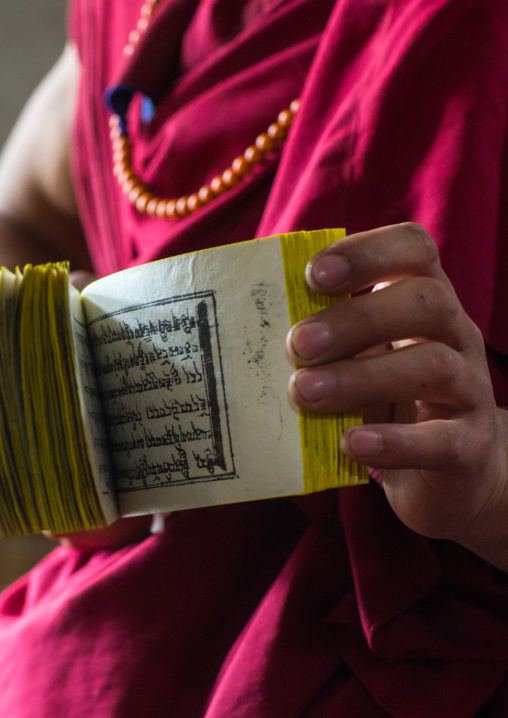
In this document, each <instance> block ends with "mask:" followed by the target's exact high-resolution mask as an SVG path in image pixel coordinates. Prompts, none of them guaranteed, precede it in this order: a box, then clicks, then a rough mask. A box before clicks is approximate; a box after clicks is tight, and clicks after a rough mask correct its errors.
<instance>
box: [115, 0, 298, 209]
mask: <svg viewBox="0 0 508 718" xmlns="http://www.w3.org/2000/svg"><path fill="white" fill-rule="evenodd" d="M159 2H160V0H144V3H143V5H142V6H141V14H140V18H139V19H138V22H137V24H136V28H135V29H134V30H132V31H131V32H130V33H129V39H128V42H127V44H126V45H125V47H124V49H123V52H124V54H125V55H132V54H133V53H134V51H135V49H136V46H137V45H138V43H139V41H140V40H141V37H142V35H143V33H144V32H146V29H147V28H148V26H149V24H150V20H151V17H152V13H153V11H154V10H155V8H156V7H157V5H158V4H159ZM299 107H300V100H299V99H296V100H293V102H292V103H291V104H290V106H289V108H288V109H285V110H282V112H279V114H278V117H277V121H276V122H274V123H272V124H271V125H270V126H269V127H268V129H267V131H266V132H263V133H261V134H260V135H258V136H257V137H256V140H255V142H254V144H253V145H250V146H249V147H247V149H246V150H245V152H244V153H243V156H242V155H240V156H239V157H236V158H235V159H234V160H233V162H232V164H231V166H230V167H227V168H226V169H225V170H224V172H223V173H222V175H217V176H216V177H214V178H213V179H212V181H211V182H210V184H209V185H203V186H202V187H201V188H200V189H199V190H198V191H197V192H194V193H192V194H191V195H189V196H187V195H184V196H183V197H178V198H175V199H164V198H161V197H156V196H154V195H153V194H152V192H150V191H149V190H148V188H147V187H146V186H145V185H144V184H143V183H142V182H141V180H140V179H139V178H138V177H137V175H136V174H135V172H134V171H133V169H132V143H131V141H130V139H129V136H128V133H127V132H126V126H125V125H124V123H123V122H122V121H121V118H120V117H119V116H118V115H116V114H113V115H111V117H110V118H109V128H110V138H111V143H112V149H113V173H114V175H115V176H116V177H117V179H118V183H119V185H120V188H121V190H122V192H123V193H124V194H125V195H126V196H127V198H128V200H129V202H130V203H131V204H132V205H133V206H134V207H135V209H136V210H137V211H138V212H140V213H141V214H143V213H146V214H149V215H150V216H154V217H158V218H160V219H170V220H174V219H179V218H181V217H187V216H188V215H189V214H193V213H194V212H196V211H197V210H199V209H200V208H201V207H204V206H205V205H207V204H209V203H210V202H212V201H213V200H214V199H215V198H216V197H217V196H219V195H221V194H224V193H225V192H227V191H228V190H229V189H231V188H232V187H234V186H235V185H237V184H238V183H239V182H241V181H242V180H243V179H244V177H245V176H246V175H248V174H249V172H250V171H251V170H252V168H253V167H255V166H256V165H259V164H261V163H262V162H263V161H264V160H265V155H266V154H269V153H271V152H273V151H274V150H275V149H276V148H277V146H278V145H279V144H280V143H281V142H283V141H284V140H285V139H286V136H287V133H288V130H289V128H290V126H291V124H292V122H293V119H294V115H295V113H296V112H298V109H299ZM124 133H125V134H124Z"/></svg>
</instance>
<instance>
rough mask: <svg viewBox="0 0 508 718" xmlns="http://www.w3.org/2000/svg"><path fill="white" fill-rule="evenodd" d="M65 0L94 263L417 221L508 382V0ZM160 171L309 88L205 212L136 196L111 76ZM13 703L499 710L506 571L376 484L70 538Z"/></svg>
mask: <svg viewBox="0 0 508 718" xmlns="http://www.w3.org/2000/svg"><path fill="white" fill-rule="evenodd" d="M140 7H141V1H140V0H109V1H108V2H104V0H74V2H73V5H72V14H71V17H70V29H71V36H72V37H73V39H74V40H75V41H76V43H77V45H78V48H79V52H80V56H81V60H82V65H83V77H82V86H81V91H80V96H79V107H78V113H77V118H76V132H75V148H76V151H75V156H74V170H75V176H76V186H77V191H78V199H79V203H80V208H81V213H82V217H83V223H84V226H85V229H86V233H87V237H88V239H89V243H90V250H91V253H92V256H93V259H94V262H95V265H96V267H97V271H98V272H99V273H100V274H107V273H109V272H113V271H116V270H119V269H122V268H124V267H127V266H131V265H133V264H137V263H141V262H146V261H150V260H151V259H155V258H158V257H162V256H167V255H171V254H178V253H181V252H186V251H190V250H194V249H198V248H203V247H208V246H214V245H217V244H221V243H227V242H236V241H240V240H245V239H249V238H251V237H254V236H264V235H269V234H273V233H276V232H280V231H291V230H297V229H313V228H319V227H329V226H345V227H346V228H347V229H348V231H349V232H354V231H358V230H362V229H369V228H372V227H376V226H380V225H383V224H388V223H393V222H399V221H404V220H413V221H417V222H420V223H422V224H423V225H424V226H425V227H426V228H427V229H428V231H429V232H430V233H431V234H432V235H433V237H434V238H435V239H436V241H437V243H438V245H439V247H440V252H441V257H442V261H443V264H444V266H445V269H446V271H447V272H448V274H449V276H450V277H451V279H452V281H453V283H454V285H455V287H456V289H457V292H458V294H459V297H460V299H461V301H462V302H463V304H464V306H465V307H466V309H467V311H468V312H469V314H470V315H471V316H472V317H473V319H474V320H475V321H476V322H477V323H478V325H479V326H480V327H481V329H482V331H483V333H484V336H485V339H486V342H487V343H488V346H489V348H490V352H491V358H492V372H493V380H494V384H495V388H496V395H497V398H498V401H499V403H500V404H502V405H506V404H508V372H507V371H506V369H507V367H506V358H505V355H506V354H508V331H507V328H506V319H505V307H506V306H507V299H508V296H507V292H508V289H507V286H508V283H507V282H506V281H504V273H505V272H506V271H507V270H508V249H507V242H506V240H505V237H506V232H507V227H508V201H507V199H508V198H507V189H508V187H507V179H508V167H507V159H506V152H505V141H506V123H507V117H506V111H507V99H508V97H507V96H508V53H507V51H506V48H507V47H508V6H507V5H506V3H505V2H504V0H425V1H424V0H406V1H405V2H402V1H401V0H336V1H332V0H272V1H271V2H270V1H268V2H266V1H265V2H260V1H259V2H257V1H254V0H251V1H250V2H247V1H245V0H201V2H197V1H196V0H194V1H183V0H162V2H161V5H160V7H159V8H158V10H157V15H156V17H155V19H154V22H153V23H152V25H151V26H150V29H149V32H148V33H147V35H146V37H145V38H144V40H143V42H142V45H141V46H140V47H139V48H138V52H137V53H136V54H135V55H134V57H133V58H132V59H130V60H127V61H126V60H124V59H123V56H122V48H123V46H124V44H125V43H126V42H127V37H128V34H129V32H130V30H131V29H133V28H134V27H135V25H136V22H137V19H138V16H139V12H140ZM119 82H122V83H127V84H130V85H133V86H135V87H137V88H138V89H139V90H140V91H141V92H143V93H144V94H145V95H148V96H150V97H152V99H153V101H154V103H155V106H156V112H155V116H154V118H153V120H152V121H151V122H150V124H149V125H147V126H143V125H142V124H141V123H140V121H139V120H138V119H137V118H138V115H137V109H138V105H139V102H138V101H137V100H135V101H134V103H133V107H132V111H131V112H130V114H129V122H130V130H131V133H132V135H133V138H134V145H135V151H134V163H135V168H136V170H137V172H138V173H139V174H140V175H141V177H142V178H143V180H144V182H145V183H146V184H147V185H149V186H150V188H151V189H152V191H154V192H155V193H157V194H160V195H162V196H167V197H172V196H180V195H183V194H188V193H190V192H193V191H196V189H198V188H199V187H200V186H201V185H202V184H204V183H205V182H207V181H209V180H210V179H211V178H212V177H214V176H215V175H217V174H218V173H220V172H221V171H222V170H223V169H225V167H227V166H228V165H229V164H230V163H231V161H232V160H233V159H234V157H236V156H237V155H239V154H241V153H242V152H243V150H244V149H245V148H246V147H247V146H248V145H249V144H251V143H252V141H253V139H254V138H255V137H256V135H257V134H259V133H260V132H262V131H263V130H265V129H266V127H267V126H268V125H269V124H270V123H271V122H272V121H273V120H274V119H275V118H276V116H277V114H278V112H279V111H280V110H281V109H283V108H284V107H287V106H288V104H289V103H290V101H291V100H292V99H293V98H296V97H299V96H301V97H302V107H301V110H300V112H299V114H298V117H297V120H296V122H295V125H294V127H293V128H292V131H291V133H290V136H289V138H288V140H287V142H286V144H285V146H284V149H283V151H282V153H281V156H280V158H273V159H271V160H270V161H268V162H267V163H266V164H265V165H264V166H262V167H260V168H259V170H258V171H256V172H255V173H254V174H253V176H252V177H249V178H248V179H246V180H245V181H244V182H242V183H240V184H239V185H238V186H237V187H236V188H234V189H233V190H232V191H230V192H228V193H227V194H226V195H224V196H222V197H221V198H220V199H218V200H217V201H215V202H213V203H212V204H210V205H209V206H207V207H206V208H204V209H202V210H200V211H199V212H197V213H196V214H195V215H193V216H191V217H189V218H186V219H184V220H181V221H179V222H176V223H169V222H163V221H161V220H159V219H156V218H149V217H146V216H144V217H142V216H140V215H138V214H136V212H135V211H134V210H133V209H132V208H131V207H130V206H129V205H128V203H127V202H126V200H125V197H123V195H122V194H121V192H120V189H119V188H118V186H117V184H116V179H115V178H114V177H113V175H112V172H111V149H110V142H109V138H108V114H107V112H106V111H105V109H104V106H103V100H102V95H103V93H104V91H105V89H106V88H107V87H109V86H111V85H112V84H115V83H119ZM0 647H1V648H0V715H6V716H13V717H15V718H28V717H30V718H31V717H33V716H37V717H40V718H49V717H50V716H51V717H54V716H66V717H70V718H73V717H76V718H78V717H79V718H82V717H83V716H94V718H109V717H113V716H119V717H121V718H131V717H132V718H139V716H150V717H151V718H158V716H161V717H162V716H172V717H173V716H174V717H175V718H195V717H196V718H197V717H198V716H206V718H226V716H228V717H229V716H235V717H236V716H238V717H242V718H243V717H247V718H250V717H252V718H276V717H277V718H280V717H283V718H296V717H297V716H305V718H316V717H317V716H320V717H323V716H324V717H326V718H328V717H331V716H342V715H343V716H348V717H349V716H362V718H369V716H376V717H378V716H379V717H380V716H400V717H401V718H429V717H430V716H432V717H433V718H440V717H441V716H442V717H443V718H444V717H445V716H446V718H449V717H450V716H453V717H454V718H466V717H468V716H474V715H482V716H501V715H504V714H505V713H508V681H507V680H506V674H507V669H508V577H507V576H505V575H504V574H502V573H501V572H499V571H497V570H496V569H493V568H492V567H490V566H489V565H487V564H486V563H485V562H483V561H482V560H481V559H479V558H478V557H476V556H474V555H473V554H471V553H470V552H468V551H467V550H465V549H462V548H460V547H458V546H456V545H454V544H452V543H450V542H446V541H433V540H427V539H424V538H422V537H420V536H418V535H416V534H415V533H413V532H411V531H410V530H409V529H407V528H406V527H404V526H403V525H402V524H401V523H400V522H399V521H398V519H397V518H396V517H395V516H394V514H393V512H392V511H391V509H390V507H389V505H388V504H387V502H386V500H385V497H384V494H383V492H382V489H381V488H380V487H378V486H377V485H376V484H375V483H373V484H371V485H369V486H363V487H358V488H351V489H347V490H342V491H340V492H336V491H329V492H325V493H323V494H319V495H315V496H310V497H305V498H298V499H293V500H276V501H266V502H256V503H252V504H244V505H236V506H226V507H216V508H209V509H200V510H194V511H187V512H182V513H180V514H178V515H176V516H174V518H171V519H170V520H169V521H168V523H167V527H166V530H165V532H164V533H163V534H161V535H159V536H153V537H151V538H149V539H147V540H145V541H144V542H141V543H140V544H137V545H133V546H129V547H126V548H123V549H121V550H118V551H97V552H95V553H90V554H86V553H84V552H82V551H79V550H77V549H72V548H64V547H61V548H58V549H56V550H55V551H54V552H53V553H52V554H51V555H50V556H49V557H48V558H47V559H46V560H45V561H44V562H42V564H40V565H39V566H38V567H37V568H36V569H34V570H33V571H32V572H31V573H30V574H29V575H28V576H27V577H26V578H24V579H21V580H20V581H19V582H18V583H17V584H15V585H14V586H13V587H12V588H11V589H9V590H8V591H7V592H5V593H4V594H3V597H2V599H1V602H0Z"/></svg>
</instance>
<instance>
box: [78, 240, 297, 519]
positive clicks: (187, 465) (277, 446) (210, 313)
mask: <svg viewBox="0 0 508 718" xmlns="http://www.w3.org/2000/svg"><path fill="white" fill-rule="evenodd" d="M83 304H84V307H85V313H86V318H87V324H88V331H89V337H90V340H91V346H92V351H93V355H94V363H95V369H96V374H97V376H98V381H99V386H100V391H101V395H102V404H103V409H104V413H105V417H106V423H107V429H108V434H109V446H110V450H111V452H110V453H111V457H112V464H113V467H114V475H115V483H116V490H117V495H118V500H119V504H120V511H121V513H122V514H124V515H129V514H136V513H145V512H156V511H168V510H177V509H184V508H191V507H197V506H205V505H213V504H220V503H231V502H236V501H245V500H250V499H258V498H265V497H266V498H267V497H273V496H282V495H288V494H296V493H300V492H301V491H302V490H303V482H302V459H301V445H300V433H299V428H298V413H297V412H296V411H295V410H294V409H293V408H292V407H291V406H290V405H289V402H288V398H287V382H288V379H289V376H290V374H291V371H292V367H291V365H290V363H289V361H288V359H287V357H286V353H285V347H284V341H285V336H286V334H287V331H288V330H289V315H288V309H287V299H286V291H285V283H284V272H283V267H282V258H281V251H280V239H279V238H278V237H274V238H270V239H268V240H266V239H265V240H257V241H253V242H248V243H243V244H240V245H231V246H229V247H225V248H220V249H213V250H208V251H204V252H197V253H194V254H188V255H183V256H180V257H174V258H171V259H167V260H161V261H159V262H154V263H152V264H150V265H144V266H141V267H135V268H133V269H129V270H126V271H124V272H120V273H119V274H116V275H113V276H111V277H106V278H104V279H101V280H99V281H97V282H94V283H93V284H91V285H89V286H88V287H87V288H86V290H85V291H84V293H83Z"/></svg>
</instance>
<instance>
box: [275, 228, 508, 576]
mask: <svg viewBox="0 0 508 718" xmlns="http://www.w3.org/2000/svg"><path fill="white" fill-rule="evenodd" d="M307 281H308V283H309V285H310V286H311V287H312V288H313V289H315V290H317V291H321V292H323V293H327V294H328V293H329V294H334V293H344V292H358V291H359V290H361V289H364V288H366V287H370V286H372V285H376V284H378V283H384V284H385V286H384V287H383V288H382V289H380V290H379V291H375V292H372V293H370V294H363V295H360V296H357V297H355V298H353V299H351V300H350V301H348V302H345V303H341V304H337V305H334V306H333V307H331V308H329V309H326V310H324V311H323V312H320V313H319V314H316V315H314V316H312V317H310V318H309V319H306V320H304V321H302V322H300V323H299V324H297V325H296V326H295V327H293V329H292V330H291V332H290V334H289V337H288V341H287V348H288V352H289V355H290V357H291V358H292V359H293V361H295V362H296V363H297V364H298V365H299V367H301V368H300V369H299V370H298V371H296V372H295V374H294V375H293V376H292V378H291V381H290V386H289V393H290V396H291V398H292V400H293V401H294V402H295V404H297V405H298V406H299V407H301V408H303V409H307V410H309V411H320V412H338V411H349V410H358V409H361V410H363V412H364V421H365V422H366V423H365V424H364V426H363V427H358V428H354V429H351V430H349V431H348V432H346V434H345V435H344V437H343V439H342V448H343V450H344V451H345V452H346V453H347V454H348V455H349V456H351V457H352V458H354V459H357V460H358V461H359V462H361V463H364V464H367V465H369V466H372V467H375V468H379V469H381V470H382V472H383V475H384V489H385V492H386V496H387V498H388V501H389V502H390V504H391V506H392V508H393V509H394V511H395V512H396V514H397V515H398V516H399V518H400V519H401V521H403V522H404V523H405V524H406V525H407V526H409V527H410V528H411V529H413V530H414V531H417V532H418V533H421V534H423V535H425V536H429V537H433V538H444V539H451V540H453V541H456V542H457V543H459V544H461V545H463V546H466V547H468V548H470V549H471V550H472V551H474V552H475V553H477V554H478V555H480V556H482V557H483V558H485V559H487V560H488V561H489V562H490V563H492V564H493V565H495V566H497V567H498V568H500V569H502V570H505V571H506V570H508V522H507V521H506V516H508V492H507V491H506V484H507V468H508V467H507V436H508V415H507V413H506V412H505V411H503V410H501V409H498V408H497V407H496V404H495V400H494V396H493V391H492V385H491V382H490V376H489V371H488V367H487V360H486V357H485V350H484V343H483V339H482V336H481V333H480V331H479V329H478V328H477V327H476V325H475V324H474V323H473V322H472V321H471V319H470V318H469V317H468V316H467V314H466V313H465V311H464V309H463V308H462V306H461V305H460V303H459V301H458V299H457V296H456V294H455V292H454V290H453V287H452V285H451V283H450V281H449V280H448V278H447V276H446V275H445V273H444V271H443V269H442V267H441V265H440V262H439V256H438V252H437V248H436V245H435V244H434V242H433V241H432V239H431V238H430V237H429V235H428V234H427V233H426V231H425V230H424V229H423V228H422V227H420V226H419V225H415V224H411V223H407V224H402V225H394V226H391V227H384V228H381V229H378V230H374V231H371V232H362V233H360V234H356V235H352V236H350V237H348V238H346V239H344V240H342V241H341V242H339V243H336V244H335V245H333V246H331V247H330V248H327V249H326V250H325V251H323V252H321V253H320V254H318V255H317V256H316V257H314V258H313V259H312V261H311V262H310V263H309V265H308V267H307Z"/></svg>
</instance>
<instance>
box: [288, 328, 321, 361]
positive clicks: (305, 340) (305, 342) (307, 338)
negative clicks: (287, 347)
mask: <svg viewBox="0 0 508 718" xmlns="http://www.w3.org/2000/svg"><path fill="white" fill-rule="evenodd" d="M290 343H291V347H292V348H293V351H294V353H295V354H296V355H297V356H299V357H301V358H302V359H315V358H316V357H319V356H321V355H322V354H324V353H325V352H326V351H327V349H328V348H329V346H330V333H329V331H328V327H327V326H326V324H324V323H323V322H308V323H305V324H297V325H296V326H295V327H293V328H292V330H291V333H290Z"/></svg>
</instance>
